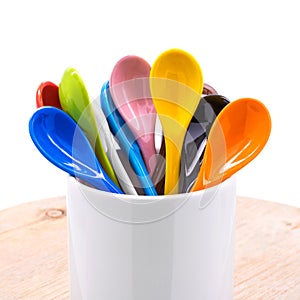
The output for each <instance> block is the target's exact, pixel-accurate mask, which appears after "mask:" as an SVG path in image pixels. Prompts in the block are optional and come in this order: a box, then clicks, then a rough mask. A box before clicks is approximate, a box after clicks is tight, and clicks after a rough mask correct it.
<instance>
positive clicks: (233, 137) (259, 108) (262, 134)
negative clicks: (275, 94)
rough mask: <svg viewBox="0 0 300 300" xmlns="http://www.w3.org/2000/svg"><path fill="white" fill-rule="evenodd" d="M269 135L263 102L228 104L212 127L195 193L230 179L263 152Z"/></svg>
mask: <svg viewBox="0 0 300 300" xmlns="http://www.w3.org/2000/svg"><path fill="white" fill-rule="evenodd" d="M270 133H271V117H270V114H269V111H268V110H267V108H266V107H265V106H264V104H262V103H261V102H260V101H258V100H256V99H252V98H242V99H239V100H236V101H233V102H231V103H230V104H228V105H227V106H226V107H225V108H224V109H223V110H222V111H221V112H220V114H219V115H218V116H217V118H216V120H215V122H214V123H213V126H212V127H211V130H210V133H209V136H208V142H207V145H206V149H205V152H204V157H203V162H202V166H201V168H200V172H199V174H198V177H197V180H196V182H195V184H194V186H193V188H192V191H198V190H201V189H203V188H206V187H210V186H214V185H216V184H218V183H220V182H222V181H224V180H226V179H227V178H229V177H231V176H232V175H233V174H234V173H236V172H237V171H239V170H240V169H241V168H243V167H244V166H245V165H247V164H248V163H249V162H250V161H252V160H253V159H254V158H255V157H256V156H257V155H258V154H259V153H260V152H261V150H262V149H263V148H264V146H265V144H266V143H267V141H268V138H269V136H270Z"/></svg>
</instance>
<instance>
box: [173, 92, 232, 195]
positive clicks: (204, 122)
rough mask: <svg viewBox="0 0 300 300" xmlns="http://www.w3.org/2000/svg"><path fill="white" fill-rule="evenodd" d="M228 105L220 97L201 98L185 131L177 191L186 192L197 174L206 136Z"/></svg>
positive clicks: (226, 100) (224, 99)
mask: <svg viewBox="0 0 300 300" xmlns="http://www.w3.org/2000/svg"><path fill="white" fill-rule="evenodd" d="M228 103H229V100H228V99H227V98H225V97H224V96H221V95H213V94H211V95H208V96H204V97H202V98H201V100H200V103H199V105H198V107H197V110H196V112H195V114H194V116H193V118H192V121H191V123H190V125H189V128H188V130H187V133H186V136H185V139H184V143H183V150H182V155H181V169H180V180H179V191H180V192H182V193H186V192H188V191H189V190H190V189H191V188H192V186H193V185H194V183H195V180H196V179H197V176H198V174H199V170H200V166H201V163H202V159H203V154H204V150H205V146H206V142H207V136H208V134H209V131H210V128H211V126H212V125H213V123H214V121H215V119H216V116H217V115H218V114H219V113H220V112H221V111H222V109H223V108H224V107H225V106H226V105H227V104H228Z"/></svg>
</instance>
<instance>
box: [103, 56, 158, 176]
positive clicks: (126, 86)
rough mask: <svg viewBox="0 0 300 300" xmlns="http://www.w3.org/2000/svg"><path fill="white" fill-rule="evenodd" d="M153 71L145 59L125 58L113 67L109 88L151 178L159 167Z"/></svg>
mask: <svg viewBox="0 0 300 300" xmlns="http://www.w3.org/2000/svg"><path fill="white" fill-rule="evenodd" d="M150 69H151V67H150V65H149V64H148V63H147V62H146V61H145V60H144V59H142V58H140V57H138V56H135V55H128V56H125V57H123V58H122V59H120V60H119V61H118V62H117V63H116V65H115V66H114V68H113V71H112V74H111V77H110V84H109V88H110V93H111V95H112V98H113V101H114V103H115V105H116V107H117V109H118V111H119V112H120V114H121V116H122V117H123V119H124V121H125V122H126V123H127V124H128V126H129V128H130V129H131V131H132V133H133V134H134V136H135V137H136V138H137V142H138V145H139V147H140V150H141V152H142V155H143V158H144V161H145V164H146V166H147V170H148V172H149V173H150V174H152V172H153V169H154V167H155V165H156V150H155V143H154V132H155V122H156V115H157V114H156V110H155V107H154V105H153V101H152V99H151V94H150V88H149V74H150Z"/></svg>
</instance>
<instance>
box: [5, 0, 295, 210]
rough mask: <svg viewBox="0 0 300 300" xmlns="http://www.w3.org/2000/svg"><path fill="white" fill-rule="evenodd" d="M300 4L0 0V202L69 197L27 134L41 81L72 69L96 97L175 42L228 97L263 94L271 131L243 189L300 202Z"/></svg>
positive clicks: (242, 177)
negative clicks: (133, 58) (135, 59)
mask: <svg viewBox="0 0 300 300" xmlns="http://www.w3.org/2000/svg"><path fill="white" fill-rule="evenodd" d="M299 29H300V18H299V4H298V1H296V0H286V1H277V0H275V1H264V0H251V1H241V0H239V1H233V0H231V1H216V0H209V1H208V0H207V1H191V0H185V1H176V0H172V1H157V2H156V1H153V0H152V1H147V2H146V1H141V0H127V1H114V0H109V1H101V2H100V1H98V2H97V1H90V0H85V1H74V0H73V1H63V0H60V1H57V0H54V1H41V0H40V1H34V0H27V1H21V0H16V1H1V4H0V32H1V36H0V54H1V55H0V80H1V85H0V88H1V89H0V91H1V93H0V95H1V116H0V128H1V129H0V130H1V135H0V138H1V148H0V149H1V150H0V151H1V155H0V159H1V161H0V167H1V173H2V176H1V184H0V187H1V188H0V209H3V208H6V207H9V206H12V205H16V204H19V203H23V202H26V201H32V200H37V199H40V198H48V197H53V196H57V195H64V194H65V179H66V175H65V173H63V172H62V171H60V170H58V169H57V168H55V167H54V166H53V165H52V164H50V163H49V162H48V161H46V159H44V158H43V157H42V156H41V154H40V153H39V152H38V150H36V148H35V147H34V145H33V143H32V142H31V139H30V137H29V133H28V120H29V118H30V116H31V114H32V113H33V112H34V110H35V93H36V88H37V87H38V85H39V84H40V82H42V81H47V80H49V81H53V82H55V83H57V84H58V83H59V81H60V78H61V76H62V74H63V72H64V70H65V68H66V67H68V66H73V67H75V68H76V69H77V70H78V71H79V72H80V74H81V76H82V78H83V79H84V81H85V83H86V86H87V88H88V91H89V93H90V95H91V96H92V97H96V96H97V95H98V94H99V91H100V88H101V86H102V84H103V82H104V81H106V80H107V79H108V78H109V76H110V72H111V70H112V68H113V66H114V64H115V63H116V62H117V60H119V59H120V58H122V57H123V56H125V55H128V54H135V55H138V56H141V57H143V58H144V59H146V60H147V61H148V62H149V63H150V64H151V63H153V61H154V60H155V58H156V57H157V56H158V55H159V54H160V53H161V52H163V51H165V50H167V49H169V48H173V47H177V48H182V49H184V50H186V51H188V52H190V53H191V54H193V55H194V56H195V57H196V59H197V60H198V62H199V63H200V65H201V67H202V70H203V74H204V79H205V82H207V83H209V84H211V85H213V86H214V87H215V88H216V89H217V91H218V92H219V93H220V94H223V95H225V96H227V97H228V98H229V99H230V100H234V99H237V98H241V97H253V98H257V99H260V100H261V101H262V102H264V103H265V105H266V106H267V107H268V108H269V110H270V113H271V116H272V121H273V130H272V135H271V137H270V140H269V142H268V144H267V146H266V148H265V149H264V150H263V152H262V153H261V154H260V155H259V156H258V157H257V158H256V159H255V160H254V161H253V162H251V164H250V165H248V166H247V167H245V168H244V169H243V170H242V171H240V172H239V173H238V194H239V195H243V196H249V197H256V198H261V199H266V200H272V201H277V202H282V203H287V204H291V205H295V206H300V197H299V186H300V180H299V179H300V178H299V175H298V170H299V165H300V162H299V160H300V158H299V153H300V149H299V137H300V134H299V129H300V128H299V127H300V126H299V122H300V118H299V113H300V99H299V91H298V87H299V86H300V76H299V70H300V58H299V57H300V43H299Z"/></svg>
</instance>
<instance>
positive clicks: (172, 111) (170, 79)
mask: <svg viewBox="0 0 300 300" xmlns="http://www.w3.org/2000/svg"><path fill="white" fill-rule="evenodd" d="M150 90H151V95H152V99H153V103H154V106H155V108H156V111H157V114H158V116H159V119H160V122H161V125H162V129H163V132H164V138H165V146H166V175H165V187H164V189H165V194H176V193H178V179H179V173H180V156H181V149H182V145H183V141H184V137H185V133H186V130H187V128H188V125H189V123H190V121H191V119H192V116H193V115H194V112H195V110H196V108H197V106H198V103H199V101H200V98H201V93H202V90H203V77H202V71H201V68H200V66H199V65H198V62H197V61H196V59H195V58H194V57H193V56H192V55H190V54H189V53H187V52H185V51H182V50H179V49H171V50H168V51H165V52H163V53H162V54H161V55H160V56H159V57H158V58H157V59H156V60H155V62H154V64H153V66H152V68H151V72H150Z"/></svg>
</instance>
